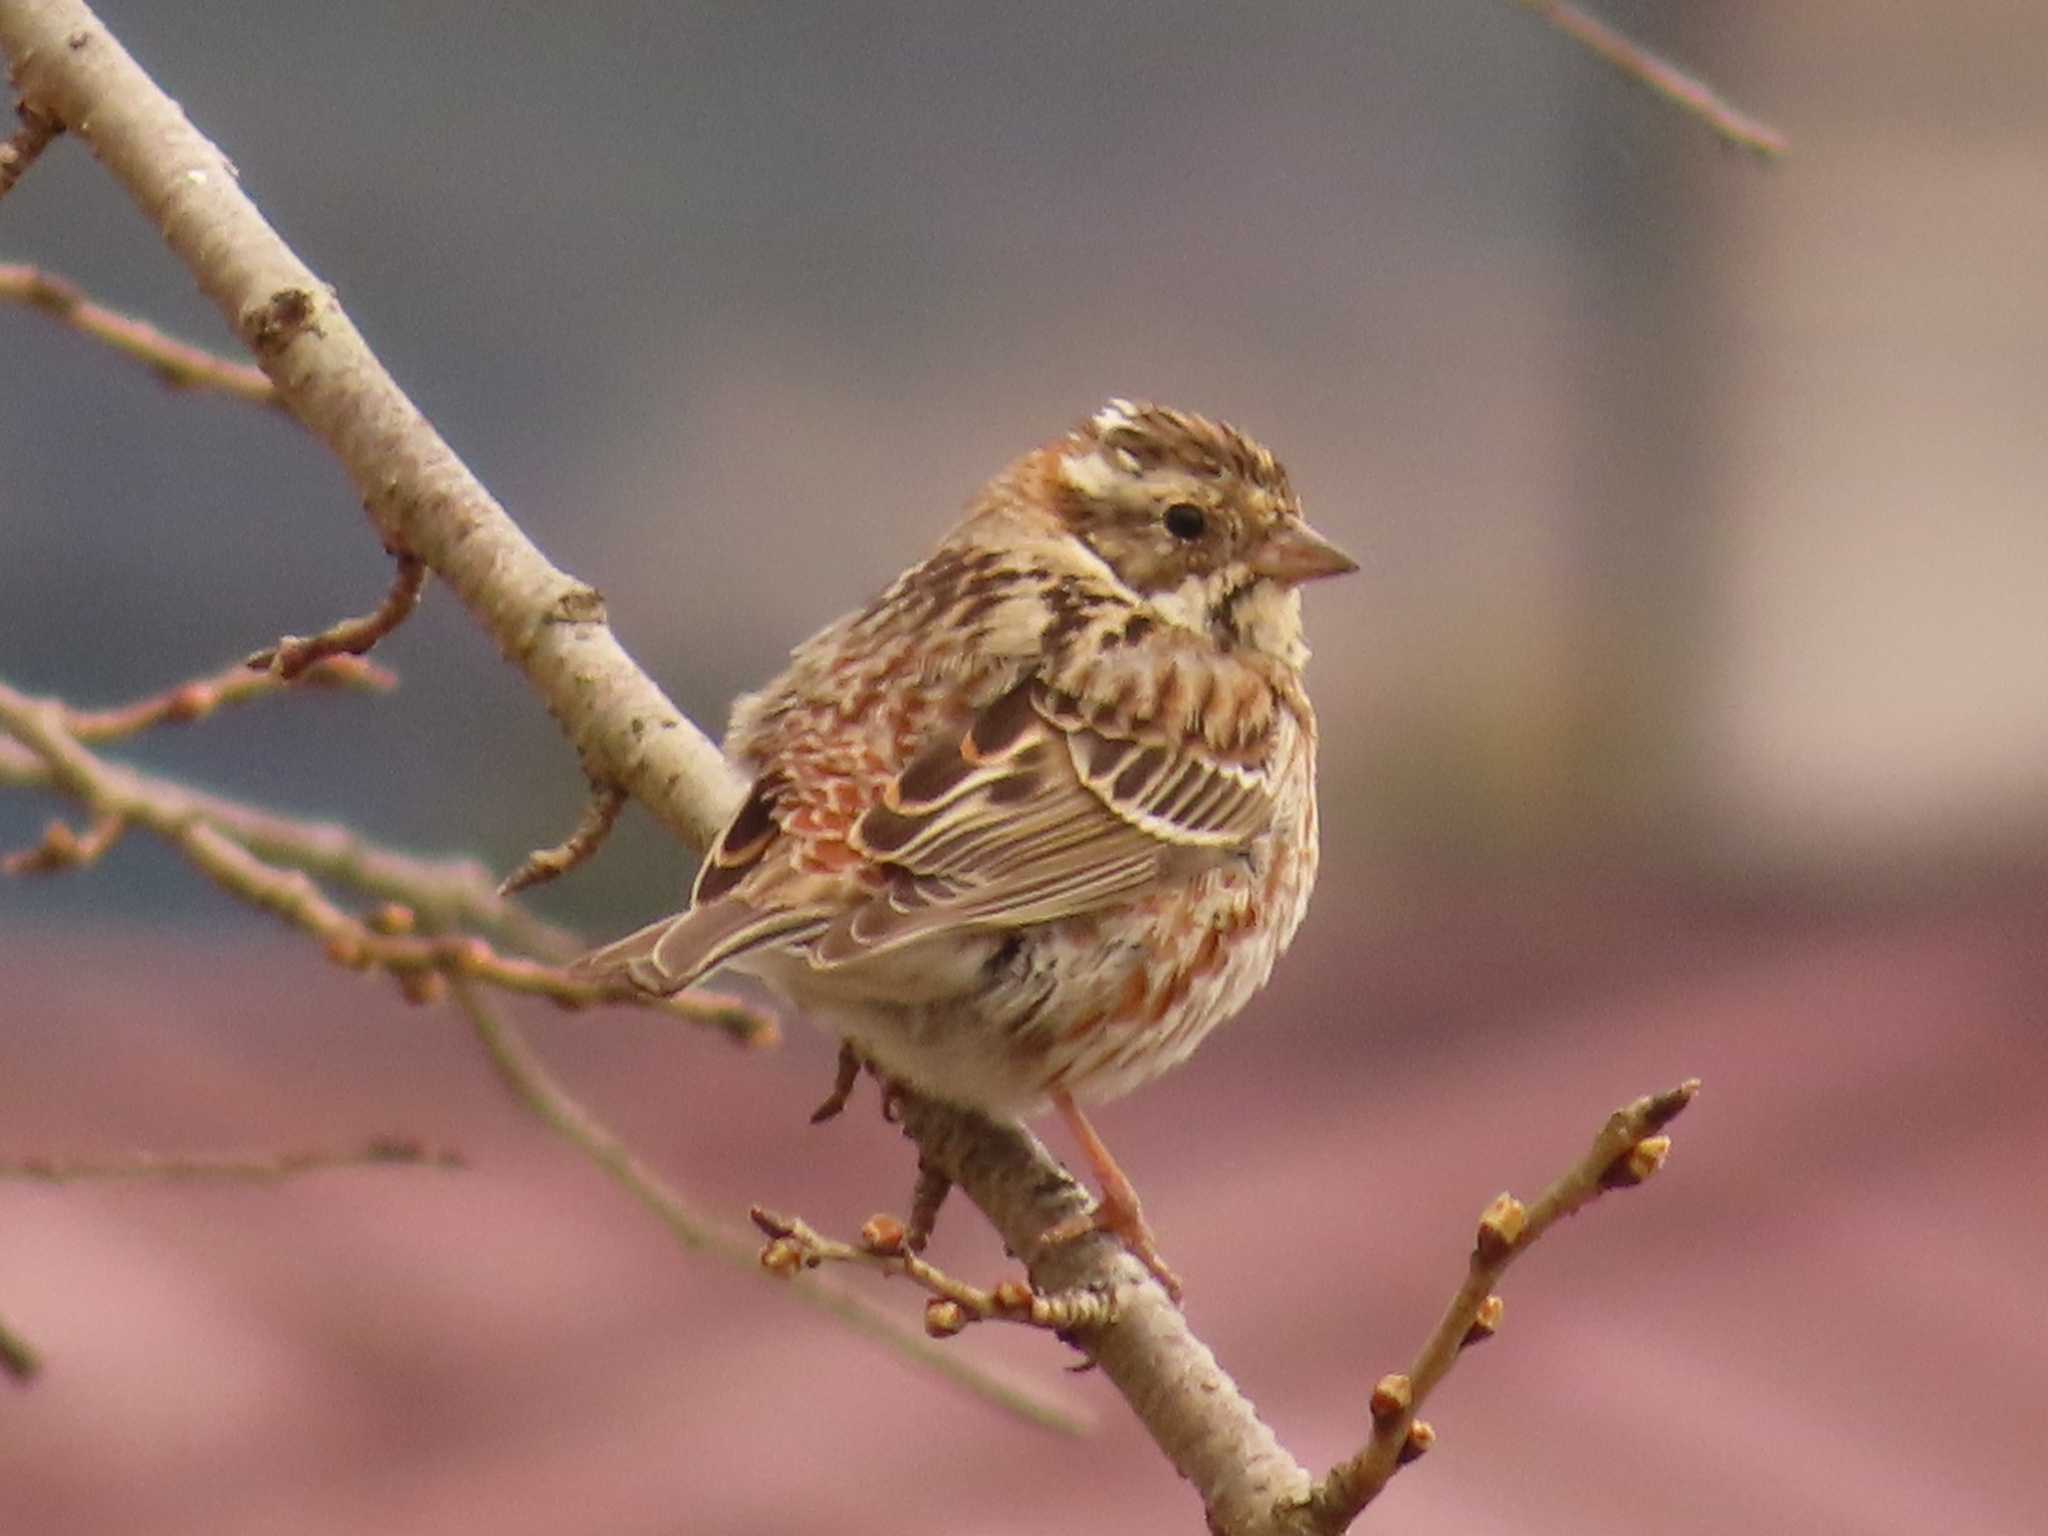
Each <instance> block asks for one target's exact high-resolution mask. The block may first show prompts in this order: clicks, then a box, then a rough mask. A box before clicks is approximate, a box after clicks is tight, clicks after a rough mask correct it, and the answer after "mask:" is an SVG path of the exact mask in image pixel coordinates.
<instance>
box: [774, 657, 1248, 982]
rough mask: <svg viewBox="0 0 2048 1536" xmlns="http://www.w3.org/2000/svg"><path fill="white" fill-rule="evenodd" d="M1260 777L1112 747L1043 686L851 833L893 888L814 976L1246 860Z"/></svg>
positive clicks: (1159, 747)
mask: <svg viewBox="0 0 2048 1536" xmlns="http://www.w3.org/2000/svg"><path fill="white" fill-rule="evenodd" d="M1272 812H1273V804H1272V793H1271V788H1270V785H1269V783H1268V780H1267V777H1266V775H1265V773H1264V772H1263V771H1262V770H1261V769H1259V768H1255V767H1247V766H1244V765H1241V764H1238V763H1229V762H1224V761H1222V760H1220V759H1218V758H1217V757H1216V756H1215V755H1213V754H1211V753H1210V752H1209V751H1208V750H1207V749H1206V748H1205V746H1204V745H1203V744H1202V743H1201V742H1200V741H1199V740H1194V741H1190V740H1185V739H1181V740H1174V739H1170V738H1168V737H1167V736H1165V735H1164V734H1161V735H1159V736H1157V737H1155V738H1152V739H1145V738H1143V737H1141V736H1139V735H1138V734H1135V733H1133V734H1116V735H1112V734H1108V733H1107V731H1105V730H1099V729H1097V728H1096V727H1095V726H1093V725H1091V724H1090V723H1089V722H1088V721H1087V719H1086V718H1085V716H1084V715H1083V713H1082V711H1081V709H1080V708H1079V706H1078V705H1077V704H1076V703H1075V702H1074V701H1073V700H1071V699H1068V698H1066V697H1064V696H1062V695H1060V694H1058V693H1055V692H1053V691H1052V690H1050V689H1049V688H1047V687H1046V686H1045V685H1044V684H1043V683H1041V682H1036V681H1034V682H1028V683H1025V684H1023V685H1021V686H1020V687H1018V688H1016V689H1013V690H1012V691H1011V692H1010V693H1008V694H1005V695H1004V696H1003V697H1002V698H1001V699H999V700H997V701H996V702H995V703H994V704H993V705H991V706H990V707H989V708H988V709H987V710H986V711H984V712H983V713H982V715H981V716H980V717H979V718H978V719H977V720H976V721H975V722H974V725H973V726H972V727H971V728H970V729H969V730H968V731H967V732H966V733H965V734H964V735H963V736H961V737H960V738H959V739H958V740H957V741H952V742H947V743H945V744H943V745H941V746H939V747H937V748H935V749H933V750H932V751H929V752H927V753H925V754H924V755H923V756H922V757H920V758H918V759H917V760H916V761H914V762H912V763H911V764H910V766H909V767H907V768H906V769H904V771H903V772H902V773H901V774H900V775H898V777H897V778H896V779H895V780H894V781H892V782H891V783H890V784H889V785H888V786H887V787H886V788H885V790H884V792H883V796H882V800H881V802H880V803H879V804H877V805H876V806H874V807H873V808H871V809H870V810H869V811H868V812H867V813H866V814H865V815H864V816H862V817H861V819H860V820H859V821H858V822H857V823H856V824H855V826H854V829H853V843H854V845H855V847H856V848H858V849H859V850H860V851H861V852H862V853H864V854H865V855H867V857H868V858H869V859H870V860H872V861H874V862H875V863H877V864H879V865H882V866H884V867H886V868H887V869H888V870H889V871H890V872H891V873H892V875H893V878H892V880H891V882H890V884H889V887H888V888H887V890H886V891H884V892H883V893H881V894H879V895H877V896H875V897H873V898H871V899H869V900H867V901H865V902H863V903H861V904H860V905H858V906H856V907H854V908H853V909H851V910H850V911H847V912H845V913H843V914H841V915H840V916H839V917H838V918H836V919H835V920H834V921H833V923H832V924H831V926H830V927H829V928H827V929H826V931H825V933H824V935H823V937H821V938H819V939H818V940H817V941H816V943H815V945H814V947H813V949H812V959H813V962H814V963H815V964H818V965H821V966H831V965H838V964H844V963H846V962H847V961H850V960H853V959H856V958H858V957H860V956H862V955H867V954H874V953H877V952H879V951H883V950H887V949H893V948H895V947H897V946H898V945H901V944H905V943H908V942H910V941H911V940H913V939H917V938H920V937H923V936H925V935H928V934H932V933H935V932H939V931H943V930H945V929H948V928H960V927H983V928H986V927H999V928H1007V927H1022V926H1025V925H1029V924H1033V923H1045V922H1052V921H1054V920H1056V919H1058V918H1063V917H1072V916H1076V915H1079V914H1083V913H1086V912H1090V911H1094V910H1097V909H1099V908H1101V907H1104V906H1108V905H1111V904H1114V903H1116V902H1118V901H1124V900H1129V899H1130V898H1132V897H1134V896H1137V895H1140V894H1142V893H1143V892H1144V891H1145V890H1146V889H1147V888H1148V887H1150V886H1151V885H1153V884H1154V883H1155V882H1156V881H1158V880H1159V879H1160V878H1161V877H1162V876H1163V875H1167V874H1169V873H1170V872H1175V871H1189V872H1191V871H1192V870H1194V869H1198V868H1201V867H1204V866H1205V865H1207V864H1209V863H1212V862H1214V861H1216V860H1218V859H1221V858H1226V857H1229V856H1230V855H1231V854H1234V853H1236V852H1238V851H1240V850H1242V849H1243V848H1244V847H1245V846H1246V844H1247V843H1249V842H1250V840H1251V839H1252V838H1253V837H1254V836H1256V835H1257V834H1258V833H1259V832H1260V831H1262V830H1263V829H1264V828H1265V826H1266V825H1267V824H1268V822H1269V821H1270V820H1271V818H1272Z"/></svg>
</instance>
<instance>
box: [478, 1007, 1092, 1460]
mask: <svg viewBox="0 0 2048 1536" xmlns="http://www.w3.org/2000/svg"><path fill="white" fill-rule="evenodd" d="M449 990H450V991H451V992H452V993H453V995H454V1000H455V1006H456V1007H457V1008H458V1009H460V1010H461V1012H462V1015H463V1017H464V1018H466V1019H467V1020H468V1021H469V1026H470V1028H471V1030H473V1031H474V1032H475V1034H476V1037H477V1040H478V1043H480V1044H481V1045H482V1046H483V1048H484V1054H485V1055H486V1056H487V1057H489V1059H490V1063H491V1067H492V1069H493V1070H494V1071H496V1072H497V1074H498V1077H499V1079H500V1081H502V1082H503V1083H504V1084H505V1086H506V1088H507V1089H509V1090H510V1091H511V1093H512V1096H513V1097H514V1098H516V1099H517V1100H518V1101H519V1102H520V1103H521V1104H523V1105H525V1106H526V1108H527V1109H528V1110H530V1111H531V1112H532V1113H533V1115H534V1116H535V1117H536V1118H537V1119H538V1120H540V1122H541V1123H542V1124H543V1125H545V1126H547V1127H548V1129H550V1130H552V1131H553V1132H555V1134H556V1135H558V1136H560V1137H561V1138H562V1139H563V1140H565V1141H567V1142H568V1143H569V1144H570V1145H571V1146H573V1147H575V1148H576V1149H577V1150H578V1151H579V1152H581V1153H582V1154H583V1155H584V1156H585V1157H587V1158H589V1159H590V1160H591V1161H592V1162H593V1163H595V1164H597V1166H598V1167H599V1168H601V1169H603V1170H604V1172H605V1173H606V1175H607V1176H609V1177H610V1178H611V1179H612V1181H613V1182H614V1183H616V1184H617V1185H618V1186H619V1187H620V1188H622V1189H623V1190H625V1191H626V1193H627V1194H629V1195H631V1196H632V1197H633V1198H634V1199H635V1200H637V1201H639V1202H640V1204H641V1205H643V1206H645V1207H646V1208H647V1209H648V1210H649V1211H651V1212H653V1213H654V1216H655V1218H656V1219H657V1220H659V1221H660V1222H661V1224H662V1225H663V1226H664V1227H667V1228H668V1230H669V1235H670V1236H671V1237H673V1238H674V1239H675V1240H676V1242H677V1243H678V1244H680V1245H681V1246H682V1247H684V1248H686V1249H688V1250H690V1251H691V1252H693V1253H708V1254H711V1255H713V1256H714V1257H716V1258H720V1259H723V1260H725V1261H726V1262H727V1263H729V1264H737V1265H740V1266H741V1267H743V1268H745V1269H748V1270H750V1271H753V1272H754V1273H757V1274H758V1273H760V1272H762V1270H763V1268H764V1266H763V1264H762V1262H761V1253H760V1247H759V1245H758V1244H756V1243H754V1242H753V1241H751V1240H750V1239H749V1238H748V1237H747V1236H746V1235H745V1234H744V1233H739V1232H734V1231H732V1230H730V1229H728V1228H725V1227H723V1226H720V1225H719V1224H717V1223H716V1222H713V1221H710V1220H708V1219H707V1218H705V1217H703V1216H700V1215H698V1214H697V1213H696V1212H695V1211H693V1210H692V1209H690V1207H689V1206H688V1205H687V1204H686V1203H685V1202H684V1200H683V1198H682V1197H681V1196H680V1195H679V1194H677V1193H676V1191H675V1190H674V1189H673V1188H671V1187H670V1186H669V1185H668V1183H667V1182H666V1181H664V1180H663V1179H662V1177H661V1176H660V1175H659V1174H657V1173H656V1172H655V1171H654V1170H653V1169H652V1168H649V1167H648V1166H647V1165H646V1164H645V1163H643V1162H641V1161H640V1159H639V1158H637V1157H635V1156H634V1155H633V1151H632V1149H631V1148H630V1147H628V1146H627V1145H626V1144H625V1143H624V1142H623V1141H621V1140H620V1139H619V1138H618V1136H617V1135H616V1134H614V1133H613V1132H612V1130H611V1129H610V1128H609V1127H607V1126H606V1125H605V1124H604V1123H603V1122H601V1121H600V1120H599V1119H598V1118H597V1117H596V1116H595V1115H593V1114H592V1113H591V1112H590V1111H589V1110H587V1109H585V1108H584V1107H583V1106H582V1105H581V1104H579V1103H577V1102H576V1100H575V1099H573V1098H571V1097H570V1095H569V1094H568V1092H567V1091H566V1090H564V1089H563V1088H562V1087H561V1085H560V1084H558V1083H557V1082H556V1081H555V1080H554V1078H553V1077H552V1076H551V1075H550V1074H549V1073H548V1070H547V1068H546V1067H545V1066H543V1065H542V1064H541V1060H540V1057H539V1056H538V1055H536V1054H535V1053H534V1050H533V1047H532V1046H530V1045H528V1044H527V1043H526V1039H525V1036H523V1035H522V1034H521V1033H520V1032H519V1030H518V1029H517V1027H516V1026H514V1025H513V1023H512V1021H511V1020H510V1019H508V1018H506V1017H505V1015H504V1014H503V1013H502V1012H501V1011H500V1010H499V1009H498V1008H497V1007H495V1006H494V1005H493V1004H492V1002H491V1001H490V1000H489V999H488V998H486V997H485V996H484V995H483V994H482V993H481V992H479V991H478V990H477V989H476V988H475V987H473V986H471V985H469V984H468V983H467V982H465V981H461V980H458V981H456V982H455V983H454V985H453V986H452V987H451V988H450V989H449ZM790 1293H791V1294H792V1295H794V1296H795V1297H796V1298H797V1299H798V1300H799V1301H802V1302H803V1303H804V1304H805V1305H807V1306H811V1307H815V1308H817V1309H818V1310H820V1311H822V1312H825V1313H827V1314H829V1315H830V1316H832V1317H834V1318H836V1319H838V1320H839V1321H840V1322H842V1323H845V1324H847V1325H848V1326H849V1327H851V1328H853V1329H854V1331H855V1332H857V1333H864V1334H866V1335H867V1336H868V1337H870V1338H874V1339H879V1340H881V1341H882V1342H883V1343H884V1344H886V1345H888V1346H889V1347H890V1348H891V1349H892V1350H894V1351H896V1353H898V1354H900V1355H903V1356H904V1357H905V1358H907V1359H909V1360H911V1361H912V1362H914V1363H915V1364H917V1365H920V1366H923V1367H925V1368H927V1369H929V1370H933V1371H936V1372H937V1373H938V1374H939V1375H941V1376H944V1377H946V1378H948V1379H949V1380H951V1381H954V1382H956V1383H958V1384H959V1385H961V1386H963V1387H965V1388H967V1390H969V1391H970V1392H972V1393H974V1394H975V1395H976V1396H977V1397H980V1398H983V1399H985V1400H987V1401H989V1402H991V1403H994V1404H995V1405H996V1406H997V1407H999V1408H1002V1409H1004V1410H1006V1411H1008V1412H1010V1413H1014V1414H1016V1415H1018V1416H1019V1417H1020V1418H1024V1419H1027V1420H1029V1421H1030V1422H1032V1423H1034V1424H1040V1425H1043V1426H1045V1427H1046V1428H1048V1429H1057V1430H1060V1431H1062V1432H1064V1433H1067V1434H1078V1433H1080V1432H1081V1431H1082V1430H1083V1429H1084V1428H1085V1427H1086V1426H1085V1423H1084V1421H1082V1420H1080V1419H1078V1418H1076V1417H1075V1416H1074V1414H1073V1413H1072V1412H1070V1411H1069V1410H1067V1409H1065V1408H1062V1407H1060V1406H1059V1405H1058V1404H1056V1403H1052V1402H1049V1401H1047V1400H1046V1399H1044V1398H1042V1397H1040V1396H1039V1395H1038V1394H1037V1393H1035V1392H1033V1391H1031V1390H1029V1389H1027V1388H1024V1387H1020V1386H1017V1385H1015V1384H1013V1383H1011V1382H1008V1381H1005V1380H1004V1379H1003V1378H1002V1377H1000V1376H998V1375H996V1374H994V1373H992V1372H990V1371H987V1370H984V1369H982V1368H981V1367H979V1366H976V1365H974V1364H973V1363H971V1362H969V1361H966V1360H963V1359H961V1358H960V1356H959V1354H958V1353H957V1352H956V1351H953V1350H947V1349H941V1348H939V1347H938V1346H937V1345H936V1344H934V1343H933V1342H932V1341H931V1340H930V1339H928V1338H924V1337H922V1336H921V1335H919V1334H917V1333H914V1332H912V1331H911V1330H910V1329H908V1328H906V1327H905V1326H904V1325H903V1324H902V1323H901V1322H899V1321H898V1320H897V1319H896V1318H895V1317H894V1316H892V1315H891V1314H889V1313H887V1312H882V1311H879V1310H877V1309H875V1308H874V1307H871V1306H870V1305H869V1304H868V1303H867V1302H865V1301H863V1300H861V1299H860V1298H859V1297H858V1296H854V1295H851V1294H849V1293H847V1292H845V1291H842V1290H839V1289H837V1288H836V1287H833V1286H828V1285H824V1284H821V1283H818V1282H815V1281H799V1282H798V1283H797V1284H796V1285H795V1286H793V1287H792V1288H791V1292H790Z"/></svg>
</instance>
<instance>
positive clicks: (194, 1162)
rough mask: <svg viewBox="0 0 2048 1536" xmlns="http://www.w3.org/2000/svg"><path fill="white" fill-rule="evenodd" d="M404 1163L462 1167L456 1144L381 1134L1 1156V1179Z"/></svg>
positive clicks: (168, 1176)
mask: <svg viewBox="0 0 2048 1536" xmlns="http://www.w3.org/2000/svg"><path fill="white" fill-rule="evenodd" d="M385 1164H403V1165H410V1166H413V1167H424V1168H464V1167H467V1166H468V1164H467V1162H466V1161H465V1160H464V1158H463V1156H462V1154H461V1153H460V1152H457V1151H456V1150H454V1149H453V1148H452V1147H434V1146H429V1145H427V1144H426V1143H425V1142H422V1141H417V1140H414V1139H413V1138H411V1137H405V1136H378V1137H375V1138H373V1139H372V1140H370V1141H367V1142H365V1143H364V1144H363V1145H362V1146H360V1147H295V1148H291V1149H289V1150H287V1151H283V1152H264V1153H254V1154H242V1153H236V1154H228V1153H215V1152H181V1153H173V1152H127V1153H123V1154H121V1155H120V1156H118V1157H101V1158H93V1157H23V1158H15V1159H12V1160H8V1161H0V1180H15V1181H21V1182H25V1183H34V1184H80V1183H87V1182H105V1181H109V1180H117V1179H139V1180H150V1181H156V1182H163V1183H185V1182H190V1181H205V1182H212V1181H222V1182H228V1183H252V1184H270V1183H276V1182H278V1181H280V1180H283V1179H293V1178H297V1177H299V1176H300V1175H301V1174H307V1173H318V1172H321V1171H322V1170H324V1169H329V1168H371V1167H379V1166H382V1165H385Z"/></svg>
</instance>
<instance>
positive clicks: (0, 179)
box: [0, 103, 64, 197]
mask: <svg viewBox="0 0 2048 1536" xmlns="http://www.w3.org/2000/svg"><path fill="white" fill-rule="evenodd" d="M15 115H16V116H17V117H19V118H20V119H21V126H20V127H19V128H16V129H15V130H14V132H13V133H12V134H11V135H9V136H8V137H7V138H5V139H0V197H5V196H6V195H7V194H8V193H10V192H12V191H13V190H14V184H15V183H16V182H18V181H20V180H21V178H22V177H23V175H25V174H26V173H27V171H28V168H29V167H30V166H32V165H34V164H35V163H36V161H37V160H39V159H41V158H42V154H43V151H44V150H46V149H48V148H49V147H50V141H51V140H53V139H54V138H56V137H57V135H58V134H60V133H62V132H63V131H64V125H63V124H62V123H60V122H58V121H57V120H56V119H55V118H52V117H48V116H45V115H44V114H43V113H41V112H37V111H35V110H34V109H33V108H31V107H29V106H28V105H27V104H26V103H24V104H23V105H22V106H21V107H19V108H17V109H16V112H15Z"/></svg>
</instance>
